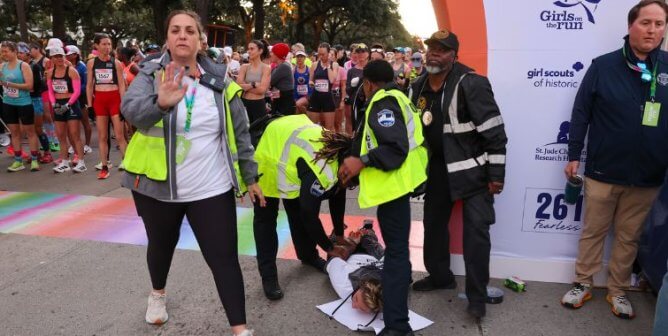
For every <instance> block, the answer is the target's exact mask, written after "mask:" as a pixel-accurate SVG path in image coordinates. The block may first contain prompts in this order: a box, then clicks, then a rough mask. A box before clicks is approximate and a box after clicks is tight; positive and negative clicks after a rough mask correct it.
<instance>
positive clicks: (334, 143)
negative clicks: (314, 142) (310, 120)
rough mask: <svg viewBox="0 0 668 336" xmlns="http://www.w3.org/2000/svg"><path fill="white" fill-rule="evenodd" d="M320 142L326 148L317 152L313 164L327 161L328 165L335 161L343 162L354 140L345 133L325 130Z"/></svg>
mask: <svg viewBox="0 0 668 336" xmlns="http://www.w3.org/2000/svg"><path fill="white" fill-rule="evenodd" d="M318 142H322V143H323V144H324V146H323V147H322V148H321V149H320V150H319V151H317V152H315V158H314V159H313V162H314V163H315V162H316V161H320V160H325V162H326V163H329V162H333V161H335V160H343V159H344V158H345V157H346V156H347V155H348V154H349V153H350V150H351V148H352V145H353V138H352V137H351V136H350V135H347V134H344V133H337V132H333V131H329V130H326V129H323V130H322V138H321V139H320V140H318ZM323 169H324V167H323ZM320 172H322V170H321V171H320Z"/></svg>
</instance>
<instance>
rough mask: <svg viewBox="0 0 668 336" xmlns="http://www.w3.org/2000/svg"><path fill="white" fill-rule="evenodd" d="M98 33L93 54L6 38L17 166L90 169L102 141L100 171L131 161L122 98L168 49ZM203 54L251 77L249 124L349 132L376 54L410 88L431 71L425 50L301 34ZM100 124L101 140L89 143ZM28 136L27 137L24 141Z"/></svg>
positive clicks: (9, 121) (6, 129) (4, 83)
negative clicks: (295, 119) (113, 154)
mask: <svg viewBox="0 0 668 336" xmlns="http://www.w3.org/2000/svg"><path fill="white" fill-rule="evenodd" d="M44 42H46V43H44ZM92 42H93V43H92V44H91V45H90V46H88V47H89V48H88V49H90V50H91V52H90V53H89V54H87V55H84V54H82V51H81V50H82V49H83V48H80V47H79V46H77V45H66V44H65V43H63V42H62V41H61V40H59V39H57V38H51V39H49V40H48V41H43V42H39V41H34V42H30V43H26V42H11V41H5V42H3V43H2V45H1V50H2V55H1V59H0V60H1V63H0V69H2V70H1V73H0V84H1V87H2V102H3V103H2V110H3V113H2V114H1V116H2V121H3V124H2V125H0V145H1V146H7V148H6V152H7V153H8V154H9V155H10V156H13V157H14V162H13V163H12V164H11V165H10V166H9V167H7V170H8V171H9V172H18V171H21V170H24V169H25V168H26V167H29V168H30V170H31V171H38V170H41V169H43V168H44V166H43V165H46V164H52V165H53V167H52V169H53V171H54V172H55V173H58V174H60V173H65V172H70V171H71V172H74V173H82V172H85V171H86V170H87V166H86V162H85V156H86V154H89V153H91V152H92V151H93V148H94V147H97V149H98V150H99V157H100V158H101V159H100V161H99V162H96V163H95V169H96V170H97V171H98V174H97V178H98V179H106V178H108V177H109V176H110V171H111V168H112V167H114V165H116V166H117V167H118V169H119V170H122V169H123V168H124V167H123V163H122V161H119V162H112V161H111V160H110V159H109V151H110V150H112V149H114V148H115V149H117V150H119V151H120V153H121V157H122V156H123V153H124V151H125V148H126V146H127V143H128V142H129V141H130V139H131V137H132V134H133V131H134V130H133V127H132V126H131V125H130V124H129V123H127V122H125V121H124V118H123V115H122V113H121V111H120V102H121V99H122V97H123V95H124V93H125V90H126V89H127V87H128V86H129V85H130V84H131V83H132V80H133V79H134V77H135V75H136V74H137V73H138V72H139V70H140V67H141V66H142V63H143V62H144V60H145V59H147V58H148V59H150V58H151V55H160V53H161V51H162V48H161V47H160V46H158V45H156V44H147V45H145V46H144V47H143V50H142V47H140V46H139V45H137V44H133V43H131V42H128V43H127V44H126V46H125V47H118V48H115V49H114V48H113V45H112V40H111V38H110V37H109V36H108V35H106V34H104V33H99V34H96V35H95V37H94V40H93V41H92ZM235 49H236V50H235ZM202 53H203V54H206V55H207V56H208V57H211V58H212V59H214V60H215V61H216V63H218V64H221V66H225V67H226V73H227V75H228V76H229V77H230V78H231V79H233V80H235V81H237V83H239V84H240V85H241V86H242V88H244V86H252V90H248V91H247V92H246V93H245V94H244V96H243V102H244V105H245V106H246V109H247V111H248V116H249V119H250V122H251V123H252V122H253V121H255V120H257V119H258V118H259V117H261V116H263V115H266V114H267V112H272V111H273V112H280V113H281V114H286V115H287V114H294V113H298V114H307V115H308V116H309V118H310V119H311V120H312V121H313V122H316V123H319V124H321V125H322V126H324V127H325V128H327V129H331V130H334V131H337V132H345V133H347V134H352V133H353V129H354V125H356V124H357V123H356V122H355V120H358V119H359V118H357V117H356V116H355V114H354V113H352V111H353V110H354V107H355V103H356V102H357V103H359V102H362V101H363V99H364V98H363V97H362V95H363V93H362V92H361V90H360V88H361V83H362V81H361V80H362V69H364V66H366V64H367V63H368V62H369V61H370V60H376V59H385V60H387V61H389V62H390V63H391V64H392V67H393V69H394V77H395V78H394V79H395V82H396V84H397V85H398V86H399V87H402V88H404V89H406V90H407V89H408V86H409V84H410V82H411V81H413V80H415V79H416V78H417V77H418V76H419V75H420V74H422V73H423V72H424V67H423V63H424V56H423V53H422V52H419V51H415V52H414V51H413V50H412V49H411V48H409V47H396V48H385V47H384V46H383V45H381V44H372V45H367V44H365V43H353V44H351V45H350V46H348V47H346V46H342V45H340V44H338V45H334V46H330V45H329V44H327V43H322V44H320V45H319V46H318V48H316V49H315V50H314V51H312V52H309V51H307V50H306V48H305V47H304V45H303V44H302V43H295V44H292V46H288V45H287V44H283V43H278V44H275V45H273V46H271V45H269V43H267V42H266V41H265V40H254V41H252V42H250V43H249V44H248V45H247V46H239V47H236V48H233V47H230V46H227V47H224V48H216V47H209V46H208V45H207V43H206V38H205V37H204V38H203V42H202ZM93 128H95V130H96V131H97V143H96V144H91V141H92V133H93ZM26 139H27V142H28V146H25V144H23V145H22V143H25V140H26ZM10 142H11V143H10ZM26 147H27V148H26ZM40 164H41V165H42V166H40Z"/></svg>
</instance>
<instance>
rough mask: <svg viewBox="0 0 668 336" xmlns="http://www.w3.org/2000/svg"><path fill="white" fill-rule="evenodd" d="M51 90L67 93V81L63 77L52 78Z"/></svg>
mask: <svg viewBox="0 0 668 336" xmlns="http://www.w3.org/2000/svg"><path fill="white" fill-rule="evenodd" d="M53 91H54V92H55V93H67V92H68V91H69V90H68V89H67V81H66V80H64V79H54V80H53Z"/></svg>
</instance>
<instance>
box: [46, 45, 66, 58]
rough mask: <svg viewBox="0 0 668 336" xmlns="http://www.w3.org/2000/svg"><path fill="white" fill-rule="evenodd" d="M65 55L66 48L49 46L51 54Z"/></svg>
mask: <svg viewBox="0 0 668 336" xmlns="http://www.w3.org/2000/svg"><path fill="white" fill-rule="evenodd" d="M56 55H63V56H65V50H63V48H62V47H51V48H49V56H56Z"/></svg>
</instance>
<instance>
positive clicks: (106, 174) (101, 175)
mask: <svg viewBox="0 0 668 336" xmlns="http://www.w3.org/2000/svg"><path fill="white" fill-rule="evenodd" d="M109 175H111V174H109V169H102V170H100V172H99V173H98V174H97V179H98V180H106V179H108V178H109Z"/></svg>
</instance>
